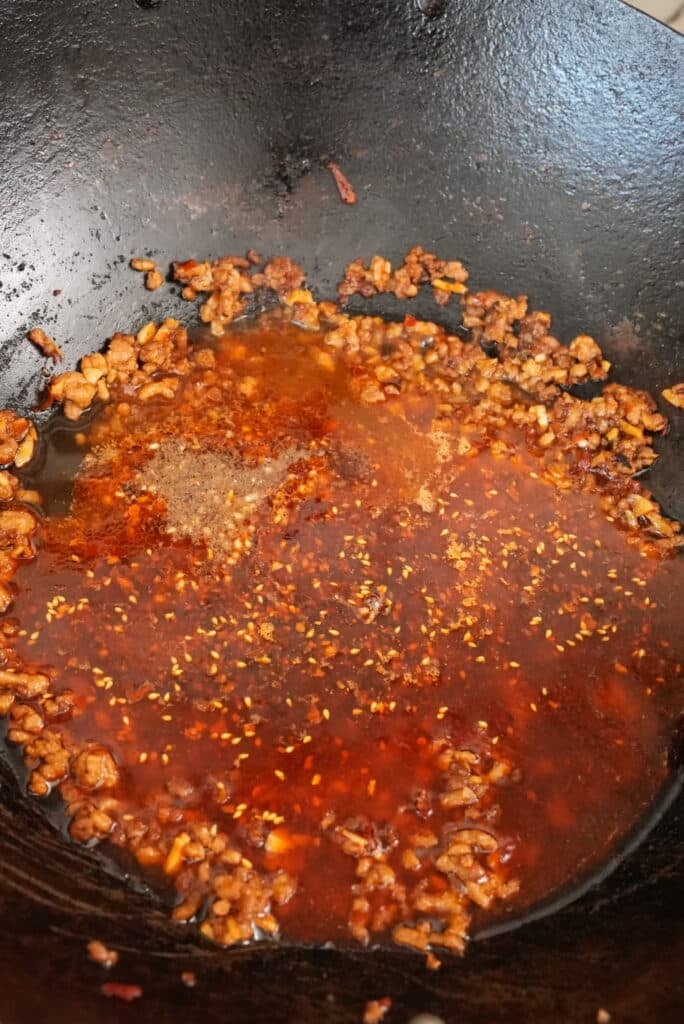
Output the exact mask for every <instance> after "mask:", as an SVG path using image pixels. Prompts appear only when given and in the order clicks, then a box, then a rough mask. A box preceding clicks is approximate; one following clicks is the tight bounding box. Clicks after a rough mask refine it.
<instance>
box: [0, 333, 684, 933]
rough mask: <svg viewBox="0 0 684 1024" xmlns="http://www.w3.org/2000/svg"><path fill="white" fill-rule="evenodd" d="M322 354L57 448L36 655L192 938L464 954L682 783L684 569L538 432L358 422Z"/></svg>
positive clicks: (25, 605)
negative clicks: (673, 759) (471, 938)
mask: <svg viewBox="0 0 684 1024" xmlns="http://www.w3.org/2000/svg"><path fill="white" fill-rule="evenodd" d="M320 342H321V334H320V332H316V331H304V330H301V329H299V328H297V327H295V326H293V325H292V324H287V323H282V322H278V320H277V318H275V319H273V318H272V319H269V318H265V319H264V320H262V322H260V323H257V324H254V325H251V326H248V327H244V326H243V327H238V328H233V329H231V330H230V331H229V333H227V334H225V335H224V336H223V337H222V338H220V339H219V340H218V341H216V342H214V343H213V345H212V348H211V352H212V356H211V358H209V357H207V359H206V361H202V360H200V361H199V364H197V365H195V366H194V368H193V369H191V370H190V372H189V373H188V374H187V375H186V376H185V378H184V379H183V380H182V381H181V384H180V387H179V388H178V391H177V393H176V395H175V397H174V398H173V400H172V401H151V402H147V403H142V402H136V401H134V400H130V399H129V398H127V397H126V396H119V398H118V399H116V400H113V401H112V402H110V404H108V405H106V406H105V407H103V408H102V409H101V410H100V411H99V412H98V413H97V414H96V416H95V417H94V418H93V419H92V421H91V422H90V423H89V425H88V426H87V427H85V428H83V429H82V430H81V431H80V432H79V433H78V434H72V435H70V437H71V440H68V439H67V441H64V439H62V442H61V443H60V449H61V450H60V451H58V450H57V449H56V448H54V447H52V448H50V447H49V446H48V454H47V459H46V460H45V464H44V467H43V469H42V470H41V472H40V474H39V475H38V478H37V480H36V483H35V486H36V487H37V488H38V490H41V489H43V490H44V493H45V506H44V509H43V516H44V518H43V521H42V524H41V532H40V539H39V546H38V550H37V557H35V559H34V560H33V561H30V562H27V563H26V564H24V565H22V567H21V568H20V570H19V572H18V574H17V577H16V594H15V597H14V603H13V606H12V609H11V615H12V622H14V623H15V624H16V627H17V628H16V629H15V631H14V634H13V636H12V637H11V638H10V642H11V645H12V648H13V652H14V654H15V656H16V657H17V658H18V659H20V660H21V662H22V664H25V665H30V666H32V667H33V670H34V671H45V672H49V673H50V677H51V681H52V686H53V688H54V689H55V690H57V691H58V690H59V689H60V688H63V689H68V690H69V691H70V693H71V695H72V697H71V698H70V703H69V704H68V705H67V706H65V708H64V709H63V712H62V713H61V714H59V713H58V714H56V715H55V717H54V719H53V722H52V726H51V727H52V729H53V731H57V732H59V733H60V734H61V735H63V736H65V737H68V739H67V740H66V742H67V743H68V745H69V749H70V750H72V751H77V750H82V749H84V748H85V749H86V750H89V751H90V755H91V761H90V762H89V763H88V764H87V765H84V766H83V772H82V773H81V774H82V777H80V779H79V781H80V783H81V784H82V785H81V790H80V791H79V792H75V791H74V789H73V786H72V788H71V789H69V788H67V789H65V790H64V795H65V799H66V800H67V804H68V805H69V806H70V813H71V814H72V816H73V820H74V822H75V823H76V831H75V834H76V836H77V838H79V839H81V840H84V841H90V840H94V839H98V838H102V834H101V833H100V832H99V831H98V826H97V823H95V824H94V825H93V824H92V821H91V819H92V815H93V814H95V813H97V812H99V813H100V814H104V815H105V816H106V818H107V820H108V821H109V822H110V825H107V827H106V828H104V831H105V832H106V833H107V835H108V838H109V839H110V841H111V842H113V843H114V844H118V845H120V846H121V847H125V848H127V849H129V850H131V851H132V852H133V853H134V854H135V856H136V857H137V859H138V861H139V863H140V865H141V870H142V871H143V872H148V873H152V876H154V877H156V878H159V877H162V878H165V879H167V881H168V883H169V884H171V885H173V886H174V887H175V888H174V891H175V893H176V902H177V904H178V906H177V908H176V914H175V916H176V917H177V918H178V919H179V920H195V919H198V920H200V921H203V922H204V923H203V924H202V925H201V927H202V928H203V930H204V932H205V934H206V935H208V936H209V937H210V938H213V939H215V940H216V941H219V942H223V943H226V944H230V943H231V942H233V941H241V940H244V939H246V938H254V937H257V938H259V937H262V936H263V935H265V934H276V933H277V929H280V931H281V932H282V934H284V935H285V936H287V937H290V938H293V939H300V940H307V941H326V940H334V941H336V942H338V943H344V942H346V941H349V940H350V937H353V938H355V939H357V940H360V941H362V942H367V941H381V940H384V939H385V938H386V937H387V936H389V935H390V934H393V935H394V937H395V939H396V941H399V942H406V943H407V944H410V945H415V946H418V947H419V948H420V947H424V946H426V945H428V944H430V943H431V944H433V945H434V944H440V942H441V944H443V945H446V946H448V947H449V948H452V949H462V947H463V939H464V936H465V934H466V930H467V926H468V923H469V920H470V917H471V916H472V914H473V913H474V914H475V915H476V924H477V923H478V922H481V921H484V920H488V919H490V918H491V917H492V916H497V915H501V914H511V913H517V912H520V911H521V910H523V909H524V908H526V907H529V906H530V905H532V904H533V903H535V902H536V901H538V900H540V899H542V898H544V897H547V896H548V895H549V894H550V893H553V892H554V891H556V890H557V889H558V888H559V887H561V886H563V885H565V884H566V883H568V882H569V881H571V880H573V879H574V878H577V877H578V876H580V875H581V874H582V873H583V872H585V871H586V870H587V869H588V868H589V867H591V866H594V865H596V864H597V863H598V862H600V861H601V859H602V858H604V857H605V856H606V855H607V854H608V853H609V852H610V851H611V849H612V848H613V847H614V844H615V843H616V841H617V840H618V839H619V838H620V837H621V836H623V835H624V834H625V833H626V832H627V830H628V829H629V828H630V827H631V826H632V825H633V824H634V822H635V821H636V820H637V819H638V818H639V816H640V815H642V814H643V812H644V811H645V810H646V809H647V807H648V806H649V804H650V802H651V801H652V800H653V799H654V796H655V794H656V793H657V792H658V790H659V789H660V787H661V786H662V784H663V782H664V781H665V779H666V776H667V748H668V743H669V739H670V735H671V731H672V721H673V718H674V716H675V715H676V712H677V701H678V694H677V691H678V684H679V681H680V677H681V664H680V661H679V658H680V656H681V650H680V651H679V652H678V650H677V647H678V640H677V638H678V637H679V638H680V639H681V632H680V631H681V617H680V613H679V611H678V609H677V608H676V607H675V606H674V605H675V603H674V602H673V601H672V600H671V599H670V597H671V595H672V594H673V593H677V592H680V591H681V587H682V563H681V559H678V558H676V557H675V558H670V559H664V560H660V559H657V558H651V557H646V554H645V552H644V551H643V550H642V548H641V547H640V546H639V545H635V544H631V545H630V544H628V543H627V541H626V538H625V535H624V533H623V532H621V531H620V530H619V529H618V528H617V527H616V525H615V524H614V523H611V522H609V521H608V519H607V518H606V515H605V513H604V512H603V511H602V509H601V507H600V503H599V496H598V494H597V493H596V492H594V491H592V490H591V489H586V488H585V489H583V490H573V489H566V490H559V489H558V488H556V487H555V486H553V484H552V483H550V482H549V481H548V480H547V479H544V478H543V474H541V473H540V464H539V458H538V457H537V455H536V454H534V453H531V452H530V451H529V450H528V447H527V445H526V444H525V443H524V440H523V438H522V435H521V434H520V433H517V432H516V431H515V430H514V429H513V428H511V427H509V426H505V427H503V428H500V427H496V426H492V427H491V429H488V430H484V431H483V430H482V429H478V430H473V429H472V428H470V427H469V426H468V425H467V424H466V423H464V422H461V421H459V417H458V415H450V417H447V418H445V416H444V415H443V413H444V410H443V408H442V407H440V404H439V399H438V396H436V395H434V394H430V393H426V394H421V393H412V392H410V391H407V392H406V393H402V394H398V395H396V396H395V397H393V398H392V400H391V401H388V402H386V403H384V404H382V405H371V406H369V405H367V404H364V403H363V402H360V401H359V399H358V397H357V395H356V394H355V393H354V391H353V389H350V387H349V372H348V371H347V370H346V369H345V368H344V367H343V366H342V365H341V364H340V363H339V361H337V360H335V359H333V358H332V357H331V356H330V355H329V354H328V353H326V352H324V350H323V349H322V347H321V344H320ZM62 438H63V435H62ZM75 453H79V459H80V461H79V462H78V463H77V467H78V468H77V470H76V472H75V474H74V464H75V459H76V455H75ZM41 481H42V483H41ZM69 481H71V484H69ZM43 484H44V485H45V486H44V487H43V486H42V485H43ZM69 487H70V491H69ZM80 756H82V755H80ZM98 759H99V760H98ZM108 759H109V760H108ZM108 772H109V774H108ZM89 773H90V776H91V777H90V778H88V776H89ZM93 773H94V776H93ZM84 790H85V791H88V792H89V793H90V801H89V802H87V801H86V803H85V804H84V803H83V799H84V798H83V793H84ZM89 816H90V817H89ZM72 827H73V826H72ZM89 828H90V831H89ZM212 842H213V843H214V846H213V847H212V846H211V843H212ZM459 844H460V845H459ZM276 908H277V909H276ZM426 922H427V923H426ZM440 935H441V936H442V939H443V941H441V940H440Z"/></svg>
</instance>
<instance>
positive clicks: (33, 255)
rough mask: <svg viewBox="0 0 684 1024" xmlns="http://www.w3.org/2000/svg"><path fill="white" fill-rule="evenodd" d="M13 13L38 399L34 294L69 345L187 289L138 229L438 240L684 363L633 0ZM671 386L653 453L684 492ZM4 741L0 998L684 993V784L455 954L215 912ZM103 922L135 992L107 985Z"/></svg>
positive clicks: (10, 307) (67, 1012)
mask: <svg viewBox="0 0 684 1024" xmlns="http://www.w3.org/2000/svg"><path fill="white" fill-rule="evenodd" d="M421 8H422V10H421ZM423 11H428V12H429V13H430V14H432V15H434V16H431V17H429V16H427V15H426V14H424V13H423ZM0 29H1V32H0V54H1V56H2V59H1V60H0V138H1V140H2V142H1V144H2V156H3V161H2V175H0V209H1V210H2V217H1V218H0V403H2V404H5V403H10V404H13V405H15V406H16V405H19V406H21V407H24V408H29V407H30V406H31V405H32V403H33V401H34V398H35V394H36V389H37V386H39V385H40V383H41V381H43V380H44V379H45V373H46V370H45V366H44V361H43V360H42V359H41V358H40V357H39V355H38V353H37V352H35V351H34V350H33V349H32V347H31V346H29V345H28V344H24V343H23V342H22V341H21V339H22V337H23V335H24V333H25V331H26V330H27V329H29V328H30V327H31V326H34V325H37V324H40V325H41V326H44V327H46V328H47V329H48V330H49V331H50V332H51V333H53V334H54V335H55V337H56V338H57V340H58V342H59V343H60V344H61V345H62V346H63V348H64V350H65V352H66V356H67V362H68V363H69V365H74V364H75V362H76V360H77V359H78V357H79V356H80V355H82V354H83V353H85V352H86V351H89V350H92V348H93V347H98V346H99V345H100V344H101V343H102V342H103V341H104V338H105V337H106V336H107V334H111V333H112V332H113V331H114V330H116V329H128V328H129V327H131V326H135V325H137V324H141V323H143V322H144V321H145V320H148V319H150V318H151V317H154V316H161V315H164V314H173V313H174V312H176V311H177V310H179V311H180V312H181V314H182V316H183V317H184V318H187V317H188V316H190V315H191V311H190V309H189V307H188V305H187V304H182V303H180V302H179V301H178V300H177V299H175V298H172V297H170V294H169V292H168V291H165V292H164V293H163V294H159V293H157V294H155V295H149V294H147V293H145V292H144V290H143V289H142V281H141V278H140V276H139V275H135V274H132V273H130V272H129V271H127V270H126V264H127V261H128V259H129V257H130V256H131V255H141V254H143V253H152V254H153V255H154V256H155V257H156V258H158V259H159V260H160V262H161V263H162V264H166V263H167V262H168V261H170V260H171V259H173V258H185V257H189V256H198V257H201V256H204V255H214V256H217V255H222V254H224V253H227V252H240V251H241V250H244V249H245V248H247V247H248V246H251V245H256V246H257V247H258V248H259V249H260V250H261V251H262V252H264V253H266V254H275V253H283V254H288V255H292V256H293V257H294V258H299V259H300V260H301V261H302V262H303V264H304V265H305V266H306V267H307V268H308V269H309V271H310V276H311V282H312V284H313V285H314V287H315V288H316V290H317V291H318V292H319V294H326V293H330V292H331V290H332V288H333V285H334V283H335V281H336V280H337V278H338V276H339V273H340V271H341V269H342V267H343V266H344V264H345V263H347V262H348V261H349V260H350V259H352V258H354V257H356V256H360V255H363V256H369V255H371V254H372V253H373V252H375V251H380V252H382V253H383V254H386V255H387V256H389V257H390V258H396V257H398V256H400V255H401V254H402V253H403V252H405V251H406V249H408V248H409V247H410V246H411V245H413V244H416V243H420V244H423V245H425V246H426V248H432V247H435V248H436V249H437V251H439V252H440V253H442V254H444V255H445V256H453V257H459V258H462V259H464V260H465V261H466V262H467V263H468V264H469V265H470V267H471V269H472V271H473V281H474V285H475V286H476V287H478V286H491V287H496V288H501V289H502V290H504V291H509V292H512V293H517V292H520V291H525V292H528V293H529V294H530V295H531V297H532V300H533V301H534V302H535V303H537V304H538V305H540V306H541V307H542V308H545V309H550V310H551V312H552V313H553V314H554V317H555V324H556V328H557V330H558V332H559V334H560V336H561V337H562V338H563V339H565V340H567V339H569V338H571V337H572V336H573V334H575V333H577V332H578V331H579V330H588V331H589V332H590V333H594V334H595V335H596V336H597V337H598V338H599V340H600V341H601V343H602V344H603V345H604V347H605V350H606V352H607V354H608V357H609V358H610V359H611V360H613V362H614V364H615V377H616V378H617V379H620V380H623V381H625V382H626V383H631V384H636V385H639V386H643V387H646V388H649V389H651V390H653V391H654V392H656V393H657V392H659V391H660V389H661V388H662V387H664V386H665V385H666V384H671V383H673V382H675V381H678V380H681V379H682V376H683V367H682V345H681V337H680V336H679V335H678V333H677V332H678V328H679V327H680V326H681V311H682V302H681V294H682V290H681V282H682V280H683V279H684V273H683V271H682V261H681V255H680V253H681V247H680V246H679V241H680V239H679V233H680V231H679V225H680V224H681V213H682V197H681V190H680V189H679V187H678V181H679V177H678V168H680V167H681V166H682V163H684V153H683V152H682V133H681V124H680V121H679V113H680V108H681V100H682V87H681V82H682V80H683V76H682V57H683V45H684V44H683V43H682V40H681V39H679V38H678V37H677V36H676V35H675V34H674V33H672V32H670V31H669V30H668V29H665V28H663V27H662V26H659V25H657V24H656V23H654V22H651V21H650V20H649V19H647V18H645V17H643V16H641V15H639V14H637V13H636V12H634V11H632V10H631V9H629V8H627V7H625V6H623V5H621V4H620V3H618V2H617V0H575V2H574V3H573V4H572V5H567V4H555V3H551V2H548V3H546V2H543V0H525V2H524V3H522V2H520V0H497V2H493V0H462V2H457V0H443V2H440V0H437V2H435V0H431V2H430V3H426V2H421V3H420V4H419V3H418V2H416V0H374V2H363V0H346V2H344V3H320V2H315V0H308V2H305V0H282V2H276V0H258V2H254V3H243V4H237V3H222V2H218V0H193V2H192V3H189V2H184V0H137V2H136V0H118V2H114V0H110V2H102V3H93V2H92V0H51V2H50V3H49V4H46V3H42V2H38V0H14V2H13V3H12V4H4V5H3V7H2V11H1V12H0ZM326 157H330V158H332V159H334V160H336V161H338V162H339V163H340V165H341V166H342V167H343V169H344V171H345V172H346V174H347V175H348V177H349V178H350V180H351V181H352V182H353V184H354V186H355V188H356V190H357V193H358V196H359V201H358V203H357V205H356V206H354V207H347V206H344V205H342V204H341V203H340V200H339V197H338V196H337V193H336V190H335V189H334V187H333V185H332V181H331V179H330V175H329V172H328V171H327V170H326V169H325V167H324V162H325V158H326ZM56 289H59V290H60V294H59V295H54V294H53V292H54V291H55V290H56ZM373 308H374V309H376V310H377V311H378V312H380V313H385V314H389V315H392V313H393V312H394V310H393V308H392V306H391V305H390V304H389V303H388V302H384V303H383V302H378V303H376V304H375V305H374V306H373ZM415 310H416V312H417V313H418V314H419V315H420V314H426V315H429V316H431V317H433V318H434V317H435V315H436V314H435V307H433V306H431V305H429V304H426V305H425V306H424V307H421V306H420V305H419V304H418V305H417V306H416V307H415ZM451 316H452V314H450V312H449V311H446V312H445V314H444V316H443V317H442V319H443V321H444V322H445V323H446V324H447V325H449V324H450V323H453V320H452V319H451ZM666 411H667V412H668V415H670V416H671V419H672V421H673V426H672V430H671V432H670V435H669V436H668V438H666V439H665V440H664V441H663V444H662V451H663V457H662V460H661V462H660V463H659V464H658V466H657V467H656V469H655V470H654V471H653V473H652V474H651V482H652V485H653V487H654V489H655V490H656V493H657V495H658V497H659V498H660V499H661V501H662V502H663V504H664V506H665V508H666V510H667V511H668V512H670V513H671V514H673V515H678V516H679V517H682V515H683V513H684V488H683V487H682V474H683V473H684V469H683V467H684V459H683V458H682V455H683V454H684V452H683V448H684V442H683V440H682V438H683V437H684V431H683V429H682V421H683V417H682V414H677V413H676V412H675V411H674V410H672V409H670V408H668V409H667V410H666ZM0 760H2V775H1V777H0V779H1V788H0V797H1V799H0V865H1V869H0V925H1V927H0V1022H1V1024H28V1022H29V1021H30V1022H33V1021H35V1020H42V1021H46V1022H48V1024H52V1022H55V1024H61V1022H64V1024H66V1022H72V1021H78V1022H83V1024H89V1022H98V1024H100V1022H102V1024H109V1022H113V1021H123V1020H126V1021H155V1022H156V1024H165V1022H172V1021H177V1020H178V1021H180V1020H183V1021H185V1020H188V1019H190V1020H193V1021H194V1020H205V1021H207V1022H208V1024H211V1022H214V1021H216V1022H219V1021H221V1022H224V1021H226V1020H230V1021H231V1022H235V1024H241V1022H243V1021H244V1022H247V1021H249V1022H254V1021H264V1022H273V1024H280V1022H282V1024H286V1022H290V1021H297V1022H302V1024H307V1022H314V1021H322V1020H324V1021H331V1022H333V1024H334V1022H343V1021H344V1022H346V1021H354V1022H356V1021H359V1020H360V1018H361V1013H362V1008H363V1004H364V1002H365V1000H366V999H370V998H377V997H379V996H384V995H390V996H392V998H393V1000H394V1006H393V1010H392V1014H391V1015H390V1016H388V1017H387V1018H386V1020H387V1022H388V1024H392V1022H393V1021H397V1022H404V1021H408V1020H409V1018H410V1017H411V1015H412V1013H416V1012H418V1011H421V1010H429V1011H431V1012H434V1013H439V1014H441V1016H442V1017H444V1018H445V1019H446V1020H447V1021H456V1020H457V1021H459V1022H464V1024H468V1022H471V1021H472V1022H475V1021H477V1022H481V1021H487V1022H499V1021H501V1022H503V1021H506V1022H508V1021H527V1020H530V1021H535V1022H539V1021H541V1022H545V1021H563V1022H565V1021H567V1022H575V1021H576V1022H580V1021H583V1022H584V1021H593V1020H594V1019H595V1016H596V1011H597V1009H598V1008H599V1006H605V1007H606V1008H608V1009H609V1010H610V1011H611V1012H612V1013H613V1019H614V1020H615V1021H616V1022H620V1024H623V1022H632V1024H637V1022H646V1021H649V1022H650V1021H656V1020H657V1021H658V1022H659V1024H661V1022H665V1024H668V1022H669V1021H675V1020H678V1019H679V1017H680V1011H681V1008H682V1004H683V1000H684V987H683V982H682V971H681V964H682V962H683V954H684V935H683V932H682V924H681V920H680V913H679V907H678V901H681V898H682V895H683V893H682V860H683V857H684V849H683V843H682V830H681V823H682V817H683V816H684V810H683V808H682V801H681V798H680V799H679V801H677V800H675V802H674V803H673V805H672V806H671V807H670V809H669V810H668V811H667V813H666V814H665V815H664V817H663V819H662V821H661V822H660V824H659V825H658V826H657V827H656V829H655V830H654V831H652V832H651V834H650V836H649V837H648V838H647V839H646V840H645V841H644V842H642V843H641V845H640V846H639V848H638V850H637V851H636V852H633V853H632V854H630V856H629V857H628V858H627V859H626V860H625V862H624V863H623V864H622V865H621V866H620V867H619V868H618V869H617V870H616V871H615V872H614V873H613V874H612V875H611V876H610V877H609V878H608V879H606V880H604V881H603V882H602V883H601V884H600V885H597V886H596V887H594V888H592V889H591V890H590V891H588V892H587V893H585V895H584V896H583V897H582V898H581V899H580V900H578V901H576V902H574V903H572V904H571V905H569V906H567V907H566V908H565V909H563V910H560V911H558V912H557V913H555V914H553V915H551V916H547V917H546V918H544V919H542V920H538V921H536V922H534V923H531V924H527V925H525V926H524V927H523V928H520V929H518V930H516V931H511V932H508V933H506V934H502V935H498V936H492V937H491V938H489V939H486V940H482V941H478V942H474V943H473V944H472V947H471V949H470V951H469V953H468V955H467V957H466V958H465V959H464V960H463V961H461V960H457V961H449V962H447V963H446V964H445V967H444V968H443V969H442V971H440V972H438V973H437V974H432V973H430V972H427V971H425V970H424V969H423V966H422V963H421V961H420V959H419V958H415V957H413V956H411V955H408V954H405V953H403V952H401V951H399V950H397V951H391V952H389V951H384V952H380V951H377V952H375V951H374V952H365V951H358V952H342V951H334V950H306V949H301V948H293V947H291V946H290V947H288V946H283V947H274V948H267V949H263V950H234V951H230V952H225V951H220V950H216V949H213V948H210V947H208V946H206V945H204V944H201V943H199V942H198V940H197V938H196V935H195V934H194V932H193V931H192V930H191V929H185V930H184V929H180V928H178V927H172V926H171V925H169V924H168V923H167V921H166V918H165V915H164V912H163V910H162V909H160V907H159V905H158V904H157V903H155V901H154V900H153V899H152V898H151V897H150V896H149V895H148V894H146V893H145V892H144V891H140V890H134V889H131V888H129V887H126V885H125V884H124V883H123V882H122V881H121V880H120V879H119V878H115V877H113V876H112V875H111V874H109V875H108V874H107V873H106V871H105V869H104V868H103V866H102V865H101V864H100V862H99V861H98V860H97V858H96V857H95V856H94V855H93V854H92V853H91V852H88V851H85V850H81V849H78V848H76V847H74V846H70V845H68V844H67V843H66V842H65V841H64V839H63V838H62V836H61V834H60V833H59V832H58V831H55V829H54V828H53V827H52V826H50V825H49V824H48V823H47V822H46V821H45V819H44V817H43V814H42V812H41V810H40V808H39V807H38V806H37V805H36V804H34V803H31V802H30V801H28V800H27V799H26V797H25V796H23V795H22V794H21V791H20V788H19V786H18V784H17V782H16V780H15V776H14V773H13V771H12V769H11V767H10V766H9V764H8V763H6V762H5V760H4V759H0ZM93 937H97V938H101V939H103V940H104V941H106V942H107V943H109V944H110V945H112V946H114V947H116V948H118V949H119V950H120V951H121V954H122V955H121V962H120V964H119V966H118V967H117V968H116V969H115V971H114V972H113V973H112V975H111V977H112V978H114V979H116V980H121V981H125V982H133V983H137V984H140V985H142V986H143V989H144V995H143V997H142V998H141V999H140V1000H138V1001H137V1002H136V1003H133V1004H131V1005H125V1004H123V1003H121V1002H119V1001H117V1000H106V999H104V997H102V996H101V995H100V994H99V992H98V988H99V985H100V983H101V982H102V981H103V980H107V978H106V976H105V974H104V972H103V971H102V969H101V968H98V967H96V966H95V965H94V964H92V963H91V962H90V961H89V960H88V959H87V958H86V955H85V948H84V947H85V943H86V941H87V940H88V939H90V938H93ZM182 970H194V971H195V972H196V973H197V976H198V984H197V986H196V988H195V989H192V990H191V989H187V988H185V987H184V986H183V985H182V984H181V982H180V977H179V976H180V972H181V971H182Z"/></svg>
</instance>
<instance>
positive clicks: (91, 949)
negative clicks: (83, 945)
mask: <svg viewBox="0 0 684 1024" xmlns="http://www.w3.org/2000/svg"><path fill="white" fill-rule="evenodd" d="M87 948H88V956H89V957H90V959H91V960H93V961H94V962H95V963H96V964H100V965H101V966H102V967H105V968H106V969H107V970H109V968H110V967H115V966H116V964H118V962H119V954H118V953H117V952H116V950H115V949H108V947H107V946H105V944H104V942H100V940H99V939H92V940H91V941H90V942H89V943H88V947H87Z"/></svg>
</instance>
